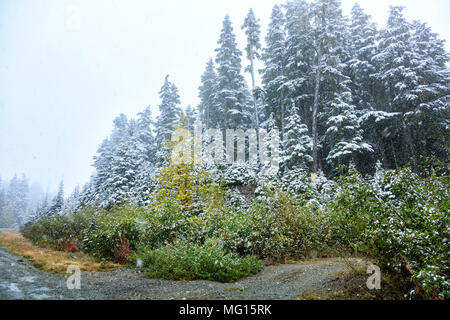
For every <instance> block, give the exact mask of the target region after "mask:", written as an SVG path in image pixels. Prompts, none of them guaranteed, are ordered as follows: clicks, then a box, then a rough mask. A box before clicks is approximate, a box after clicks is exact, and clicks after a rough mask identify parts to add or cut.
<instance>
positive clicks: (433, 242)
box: [22, 162, 450, 299]
mask: <svg viewBox="0 0 450 320" xmlns="http://www.w3.org/2000/svg"><path fill="white" fill-rule="evenodd" d="M172 169H173V168H172ZM184 169H186V170H184ZM184 169H183V172H184V174H183V175H182V176H181V177H178V179H172V181H173V183H174V184H175V185H176V186H178V187H176V188H174V189H173V190H172V191H173V192H172V191H171V190H170V188H169V187H168V186H169V185H170V183H160V185H164V186H165V187H164V190H165V191H164V192H163V193H165V192H166V191H167V192H172V193H167V194H165V196H164V197H159V200H158V201H155V202H154V205H153V206H151V207H149V208H140V209H139V208H134V207H131V206H127V205H125V206H122V207H116V208H113V209H111V210H110V211H102V210H97V209H85V210H83V211H80V212H77V213H73V214H70V215H67V216H60V215H56V216H54V217H52V218H45V219H41V220H39V221H37V222H34V223H31V224H28V225H27V226H25V227H24V228H23V230H22V232H23V234H24V235H25V236H26V237H28V238H30V239H31V240H32V241H33V242H34V243H36V244H39V245H49V246H51V247H53V248H57V249H59V250H64V249H66V247H67V245H68V244H70V243H73V244H75V245H77V246H78V247H81V248H82V249H83V250H85V251H88V252H90V253H91V254H93V255H94V256H97V257H102V258H109V259H113V258H114V250H115V249H116V251H117V250H118V249H117V248H119V247H120V245H121V244H122V247H124V248H125V249H126V253H127V255H128V250H130V251H131V253H132V255H133V252H134V255H135V257H139V258H141V259H142V260H144V264H145V266H146V268H147V269H148V272H149V274H150V275H151V276H154V277H159V276H160V277H166V278H170V279H186V280H190V279H214V280H218V281H234V280H236V279H238V278H239V277H242V276H246V275H250V274H253V273H254V272H257V270H259V267H257V266H258V265H259V264H258V263H257V259H256V258H255V256H257V257H259V258H261V259H266V260H269V261H271V262H284V261H286V260H288V259H304V258H309V257H317V256H331V255H343V254H344V255H347V254H352V253H356V254H357V253H360V254H364V255H369V256H371V257H373V258H375V259H376V260H378V264H379V266H380V267H382V269H383V270H385V271H389V272H391V273H395V274H397V275H399V276H401V277H402V278H403V279H406V280H407V281H406V282H407V283H409V286H410V289H409V290H410V292H409V296H410V297H411V298H412V297H421V298H426V299H430V298H432V299H448V298H449V297H450V285H449V278H450V277H449V269H450V267H449V266H450V264H449V260H448V257H449V256H450V254H449V253H450V252H449V246H448V239H449V238H450V229H449V218H450V217H449V203H448V199H449V194H448V193H449V189H448V185H450V181H449V176H448V172H449V171H450V170H449V165H448V164H442V163H434V162H433V166H429V167H428V169H427V170H428V171H425V170H423V171H422V172H421V174H422V176H420V175H418V174H415V173H414V172H413V171H412V170H411V169H409V168H406V169H402V170H395V171H387V172H383V171H382V170H381V169H379V170H377V173H376V175H375V177H374V179H372V180H367V179H364V178H363V177H362V176H361V175H360V174H359V173H358V172H357V171H356V170H355V169H354V168H348V169H346V170H345V171H344V174H343V175H342V176H341V177H340V178H339V179H338V180H337V181H336V182H335V183H333V184H329V183H325V182H323V181H322V182H321V181H319V182H317V181H316V182H312V183H310V184H308V185H307V188H308V190H306V191H305V192H304V193H303V194H295V195H291V194H289V193H287V192H285V191H283V190H281V189H280V188H278V187H276V186H275V184H271V183H267V184H264V185H261V186H259V187H258V188H257V191H256V192H255V193H256V194H257V197H256V198H255V199H254V200H253V202H252V203H251V204H250V206H249V207H248V209H242V208H241V209H240V210H236V208H235V206H234V205H229V202H230V201H229V200H228V201H226V200H225V198H226V197H223V194H222V193H221V192H219V190H223V191H224V190H225V189H223V188H222V187H220V186H218V185H216V184H214V183H212V182H208V181H210V180H208V179H205V180H202V181H203V182H204V183H205V184H202V185H199V184H197V185H196V183H195V182H192V181H195V179H193V180H191V178H192V177H195V176H196V175H197V174H198V173H192V172H191V171H193V170H194V168H190V169H187V168H184ZM177 170H178V169H177ZM177 170H175V171H176V172H178V171H177ZM169 172H171V169H170V170H167V171H166V173H169ZM426 173H428V174H426ZM163 176H164V177H166V178H168V179H169V178H170V177H171V175H170V174H168V175H160V177H163ZM183 177H184V178H186V179H188V180H189V181H191V182H192V184H189V185H190V186H191V187H192V185H195V188H191V187H189V188H190V189H189V190H190V191H189V192H188V191H186V192H185V191H183V190H185V187H184V186H185V184H184V180H183ZM319 180H320V179H319ZM191 182H190V183H191ZM327 184H328V185H330V186H332V187H331V189H330V188H328V187H324V186H325V185H327ZM203 188H204V189H203ZM320 189H323V190H322V191H320ZM161 190H163V189H161V187H160V188H159V189H157V191H156V193H157V194H160V195H161V194H162V193H161ZM192 191H195V192H192ZM196 193H197V195H199V194H203V195H204V197H196V196H195V194H196ZM185 200H186V201H185ZM205 201H206V202H205ZM192 208H198V210H193V209H192ZM121 239H127V245H126V246H123V243H122V242H123V241H121ZM80 245H81V246H80ZM136 251H137V254H136Z"/></svg>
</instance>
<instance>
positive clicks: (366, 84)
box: [348, 3, 377, 114]
mask: <svg viewBox="0 0 450 320" xmlns="http://www.w3.org/2000/svg"><path fill="white" fill-rule="evenodd" d="M349 33H350V39H351V47H350V50H351V60H350V61H349V66H348V67H349V69H350V79H351V82H350V84H349V87H350V89H351V90H352V98H353V105H354V106H355V107H356V110H357V111H360V114H363V113H365V112H366V111H372V110H374V109H375V104H376V102H375V96H374V95H375V92H374V90H375V89H376V88H375V87H374V79H373V74H374V73H376V68H375V66H374V65H373V63H372V57H373V56H374V55H375V53H376V37H377V29H376V26H375V24H374V23H372V22H371V17H370V15H367V14H366V13H365V12H364V10H363V9H362V8H361V7H360V6H359V4H358V3H355V4H354V6H353V8H352V11H351V25H350V30H349Z"/></svg>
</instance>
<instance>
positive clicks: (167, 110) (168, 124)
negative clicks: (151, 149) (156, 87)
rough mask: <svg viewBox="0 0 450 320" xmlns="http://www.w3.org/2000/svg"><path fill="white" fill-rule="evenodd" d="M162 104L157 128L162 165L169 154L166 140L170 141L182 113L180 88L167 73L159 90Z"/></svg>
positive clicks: (158, 151) (159, 155) (157, 141)
mask: <svg viewBox="0 0 450 320" xmlns="http://www.w3.org/2000/svg"><path fill="white" fill-rule="evenodd" d="M159 96H160V98H161V104H160V105H159V111H160V113H159V115H158V117H157V121H156V125H155V130H156V145H157V148H158V150H157V161H158V163H159V165H160V166H162V165H163V163H164V162H165V160H166V159H167V157H168V156H169V153H168V150H167V148H166V141H169V140H170V138H171V136H172V132H173V128H174V126H175V125H176V124H177V123H178V120H179V119H180V114H181V108H180V107H179V104H180V96H179V95H178V89H177V87H176V86H175V84H173V83H172V82H170V81H169V76H168V75H167V76H166V78H165V79H164V84H163V86H162V87H161V90H160V91H159Z"/></svg>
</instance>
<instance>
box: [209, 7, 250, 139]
mask: <svg viewBox="0 0 450 320" xmlns="http://www.w3.org/2000/svg"><path fill="white" fill-rule="evenodd" d="M218 44H219V46H220V47H219V48H217V49H216V52H217V56H216V63H217V95H216V98H217V104H218V105H219V106H220V120H221V126H220V128H221V129H222V130H226V129H235V128H244V127H245V126H246V123H245V122H246V121H245V120H246V119H244V117H245V115H244V112H245V109H246V107H247V106H246V103H245V102H246V95H248V92H246V91H247V90H246V87H245V83H244V77H243V76H242V74H241V56H242V52H241V51H240V50H239V49H238V48H237V44H236V36H235V35H234V33H233V27H232V25H231V21H230V17H229V16H228V15H226V16H225V19H224V21H223V28H222V31H221V35H220V38H219V41H218Z"/></svg>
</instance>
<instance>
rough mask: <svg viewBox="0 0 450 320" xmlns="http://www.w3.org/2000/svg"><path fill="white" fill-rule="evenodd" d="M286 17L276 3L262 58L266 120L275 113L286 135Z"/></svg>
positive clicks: (276, 123) (276, 122)
mask: <svg viewBox="0 0 450 320" xmlns="http://www.w3.org/2000/svg"><path fill="white" fill-rule="evenodd" d="M284 24H285V18H284V15H283V12H282V11H281V8H280V7H279V6H278V5H275V6H274V7H273V9H272V15H271V20H270V24H269V29H268V32H267V36H266V44H267V47H266V48H264V52H263V54H262V60H263V61H264V64H265V67H264V69H263V70H262V84H263V87H264V93H265V96H264V102H265V108H264V120H267V119H268V118H269V116H270V115H272V114H273V116H274V118H275V125H276V127H277V128H279V129H280V131H281V139H283V136H284V128H285V109H286V101H285V100H286V98H285V97H286V90H285V87H284V86H285V83H286V82H287V77H286V75H285V73H286V70H285V69H286V34H285V30H284Z"/></svg>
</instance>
